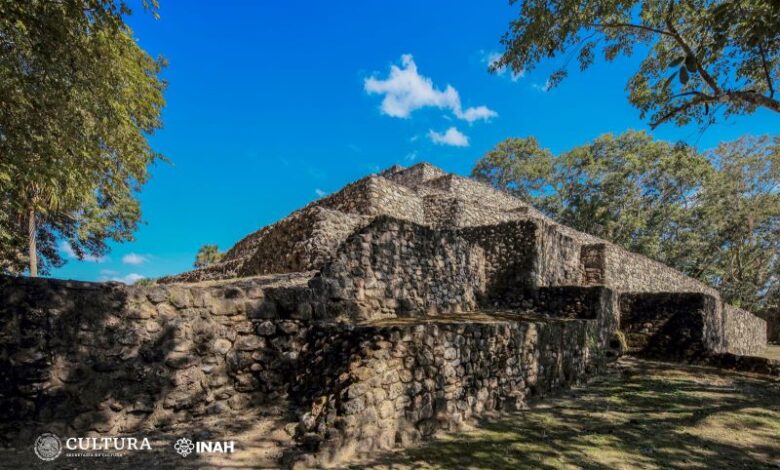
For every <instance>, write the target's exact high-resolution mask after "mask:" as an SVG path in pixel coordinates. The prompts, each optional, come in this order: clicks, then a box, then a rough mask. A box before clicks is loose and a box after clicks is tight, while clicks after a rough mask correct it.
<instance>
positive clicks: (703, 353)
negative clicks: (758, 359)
mask: <svg viewBox="0 0 780 470" xmlns="http://www.w3.org/2000/svg"><path fill="white" fill-rule="evenodd" d="M619 308H620V329H621V330H622V331H623V332H624V333H625V335H626V339H627V340H628V344H629V348H630V349H632V350H633V351H635V352H637V353H639V354H642V355H645V356H649V357H656V358H662V359H673V360H702V359H703V358H705V357H707V356H710V355H712V354H721V353H730V354H735V355H758V354H760V353H761V352H763V349H764V348H765V347H766V323H765V322H764V321H763V320H761V319H760V318H758V317H756V316H754V315H753V314H751V313H749V312H746V311H744V310H741V309H737V308H736V307H732V306H730V305H728V304H723V303H722V302H721V301H720V299H719V298H716V297H713V296H710V295H706V294H701V293H695V292H690V293H653V292H638V293H621V294H620V295H619Z"/></svg>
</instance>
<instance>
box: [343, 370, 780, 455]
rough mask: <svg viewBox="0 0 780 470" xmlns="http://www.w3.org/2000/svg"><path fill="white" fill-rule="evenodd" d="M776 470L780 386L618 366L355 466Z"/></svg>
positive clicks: (716, 374) (732, 376)
mask: <svg viewBox="0 0 780 470" xmlns="http://www.w3.org/2000/svg"><path fill="white" fill-rule="evenodd" d="M366 466H370V467H374V468H393V469H401V468H469V469H501V468H506V469H510V468H511V469H517V468H541V469H560V468H593V469H597V468H598V469H600V468H609V469H623V468H625V469H629V468H708V469H709V468H724V469H725V468H728V469H732V468H751V469H754V468H780V382H777V381H770V380H766V379H763V378H759V377H756V376H749V375H747V374H736V373H726V372H722V371H717V370H715V369H710V368H706V367H696V366H685V365H679V364H665V363H659V362H650V361H644V360H635V359H624V360H622V361H621V362H620V363H619V365H618V366H617V367H616V368H614V369H612V370H611V371H610V373H609V374H607V375H606V376H604V377H601V378H598V379H596V380H594V381H593V382H591V383H590V384H589V385H588V386H587V387H584V388H579V389H575V390H572V391H569V392H564V393H563V394H559V395H558V396H555V397H550V398H546V399H544V400H542V401H539V402H537V403H532V404H531V407H530V409H529V410H525V411H521V412H515V413H511V414H506V415H502V416H499V417H493V418H491V419H485V420H483V421H481V422H480V423H479V424H478V425H477V427H476V428H475V429H473V430H470V431H466V432H463V433H459V434H454V435H445V436H441V439H440V440H437V441H432V442H429V443H427V444H426V445H423V446H421V447H418V448H414V449H408V450H406V451H399V452H396V453H392V454H385V455H383V456H380V457H378V458H376V459H375V460H373V461H370V462H361V463H360V464H357V465H355V466H354V467H353V468H365V467H366Z"/></svg>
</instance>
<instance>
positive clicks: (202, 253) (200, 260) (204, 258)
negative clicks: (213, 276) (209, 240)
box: [194, 245, 225, 268]
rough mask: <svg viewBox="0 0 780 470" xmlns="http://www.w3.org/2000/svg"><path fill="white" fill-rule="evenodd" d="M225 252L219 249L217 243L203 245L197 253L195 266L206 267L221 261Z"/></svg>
mask: <svg viewBox="0 0 780 470" xmlns="http://www.w3.org/2000/svg"><path fill="white" fill-rule="evenodd" d="M224 255H225V254H224V253H222V252H221V251H219V247H218V246H217V245H203V246H202V247H200V249H199V250H198V253H197V254H196V255H195V263H194V266H195V267H196V268H205V267H206V266H209V265H212V264H215V263H219V262H220V260H221V259H222V257H223V256H224Z"/></svg>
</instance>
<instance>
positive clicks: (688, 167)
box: [472, 131, 780, 310]
mask: <svg viewBox="0 0 780 470" xmlns="http://www.w3.org/2000/svg"><path fill="white" fill-rule="evenodd" d="M472 174H473V176H474V177H475V178H477V179H479V180H481V181H484V182H487V183H489V184H491V185H492V186H494V187H496V188H498V189H502V190H505V191H508V192H510V193H513V194H515V195H517V196H519V197H521V198H523V199H525V200H527V201H529V202H530V203H531V204H533V205H534V206H536V207H538V208H539V209H541V210H542V211H544V212H545V213H546V214H548V215H549V216H550V217H552V218H553V219H555V220H557V221H558V222H561V223H563V224H565V225H568V226H570V227H573V228H575V229H578V230H581V231H584V232H587V233H590V234H592V235H595V236H598V237H601V238H604V239H607V240H609V241H612V242H613V243H616V244H618V245H620V246H623V247H625V248H627V249H629V250H631V251H634V252H637V253H641V254H644V255H646V256H648V257H650V258H653V259H656V260H658V261H661V262H663V263H666V264H668V265H670V266H672V267H675V268H677V269H679V270H681V271H682V272H685V273H686V274H688V275H690V276H693V277H695V278H698V279H700V280H702V281H704V282H707V283H709V284H711V285H713V286H715V287H717V288H719V289H720V290H721V292H722V293H723V295H724V298H726V299H727V300H729V301H731V302H733V303H736V304H739V305H742V306H744V307H746V308H751V309H755V310H761V309H765V308H769V307H770V306H771V305H773V304H774V303H775V299H776V297H777V290H778V288H780V194H779V193H780V138H778V137H773V138H770V137H745V138H742V139H740V140H737V141H735V142H729V143H723V144H721V145H720V146H718V147H717V148H715V149H713V150H710V151H708V152H705V153H699V152H697V151H696V150H695V149H693V148H691V147H689V146H686V145H683V144H670V143H667V142H663V141H658V140H654V139H653V138H652V137H650V136H649V135H648V134H646V133H644V132H636V131H629V132H626V133H624V134H621V135H619V136H613V135H610V134H607V135H604V136H601V137H599V138H597V139H596V140H594V141H593V142H591V143H588V144H586V145H583V146H580V147H577V148H574V149H572V150H570V151H568V152H564V153H562V154H560V155H553V154H552V153H551V152H550V151H549V150H547V149H544V148H542V147H541V146H540V145H539V144H538V142H537V141H536V140H535V139H533V138H526V139H507V140H506V141H504V142H502V143H500V144H499V145H497V146H496V148H495V149H493V150H491V151H489V152H488V153H487V154H486V155H485V156H484V157H483V158H482V159H481V160H480V161H479V162H477V164H476V166H475V168H474V170H473V173H472Z"/></svg>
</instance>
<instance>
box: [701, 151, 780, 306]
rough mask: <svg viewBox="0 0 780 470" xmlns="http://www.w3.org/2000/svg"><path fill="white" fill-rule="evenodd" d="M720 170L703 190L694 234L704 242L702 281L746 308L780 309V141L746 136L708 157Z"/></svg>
mask: <svg viewBox="0 0 780 470" xmlns="http://www.w3.org/2000/svg"><path fill="white" fill-rule="evenodd" d="M708 158H709V159H710V160H711V161H712V162H713V163H714V165H715V166H716V167H717V172H716V173H715V177H714V178H712V179H710V180H709V181H708V182H707V183H706V184H705V185H704V186H703V188H702V193H701V195H700V198H699V199H700V200H701V204H700V205H698V206H696V207H695V208H694V209H695V212H696V217H695V219H694V225H693V227H692V230H694V231H696V232H697V233H699V234H701V236H702V239H703V241H704V242H705V243H704V244H703V245H702V246H701V248H700V249H699V250H696V252H697V253H699V257H698V259H696V262H695V267H696V271H695V272H693V274H694V275H697V276H698V277H700V278H701V279H703V280H705V281H707V282H709V283H710V284H712V285H713V286H715V287H717V288H718V289H719V290H720V291H721V292H722V293H723V295H724V297H726V298H728V299H729V300H730V301H731V302H732V303H734V304H736V305H740V306H742V307H744V308H747V309H752V310H756V311H759V310H764V309H771V308H776V307H777V305H776V304H777V300H778V294H780V292H779V289H780V137H772V138H770V137H744V138H742V139H739V140H737V141H735V142H728V143H723V144H721V145H719V146H718V147H717V148H715V149H713V150H712V151H710V152H708Z"/></svg>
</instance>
